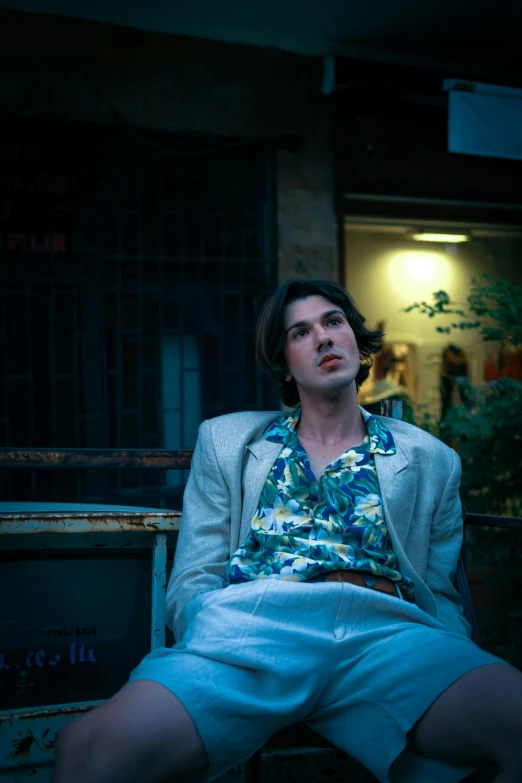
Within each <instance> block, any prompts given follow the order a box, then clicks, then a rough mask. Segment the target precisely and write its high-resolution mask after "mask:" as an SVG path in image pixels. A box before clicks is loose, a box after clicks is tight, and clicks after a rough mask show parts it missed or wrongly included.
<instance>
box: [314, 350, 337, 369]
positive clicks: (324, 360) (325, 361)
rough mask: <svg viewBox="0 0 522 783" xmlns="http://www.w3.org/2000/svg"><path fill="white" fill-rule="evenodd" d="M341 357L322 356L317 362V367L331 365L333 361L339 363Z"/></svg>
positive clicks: (332, 355) (333, 354) (329, 354)
mask: <svg viewBox="0 0 522 783" xmlns="http://www.w3.org/2000/svg"><path fill="white" fill-rule="evenodd" d="M340 360H341V357H340V356H338V355H337V354H336V353H327V354H326V356H323V358H322V359H321V361H320V362H319V367H321V365H322V364H332V363H333V362H334V361H340Z"/></svg>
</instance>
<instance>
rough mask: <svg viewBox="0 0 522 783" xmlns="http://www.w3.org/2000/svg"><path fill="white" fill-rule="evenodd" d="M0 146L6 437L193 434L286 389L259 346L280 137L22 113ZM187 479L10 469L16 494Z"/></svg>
mask: <svg viewBox="0 0 522 783" xmlns="http://www.w3.org/2000/svg"><path fill="white" fill-rule="evenodd" d="M0 155H1V162H2V174H1V177H0V217H1V221H2V222H1V228H0V276H1V277H0V281H1V301H0V312H1V315H0V319H1V325H0V334H1V354H0V375H1V377H0V443H1V445H4V446H13V447H27V446H31V447H52V446H55V447H66V448H82V447H83V448H104V447H106V448H168V449H183V448H193V447H194V444H195V439H196V435H197V428H198V426H199V424H200V422H201V421H202V420H203V419H205V418H209V417H212V416H217V415H220V414H222V413H227V412H231V411H237V410H259V409H264V408H265V409H266V408H267V407H268V408H270V407H274V406H275V405H277V400H276V397H275V394H274V389H273V387H272V386H271V385H270V383H269V382H267V381H266V380H265V379H264V377H263V376H262V375H261V373H260V371H259V369H258V368H257V367H256V364H255V359H254V327H255V321H256V318H257V315H258V312H259V309H260V306H261V304H262V303H263V301H264V299H265V298H266V297H267V296H268V295H269V294H270V293H271V291H272V290H273V289H274V287H275V284H276V276H277V268H276V256H275V252H274V248H275V237H274V230H273V226H274V198H273V177H272V174H273V165H272V153H271V151H270V150H269V149H268V148H266V147H264V146H261V145H251V144H250V145H246V144H241V143H234V142H227V143H225V142H223V141H221V142H220V141H216V140H215V139H214V140H207V139H194V138H191V139H188V138H181V137H178V136H172V135H170V136H166V135H160V134H155V135H151V134H143V133H137V132H134V131H128V130H122V129H117V130H116V129H106V128H96V127H92V126H89V127H86V126H83V127H76V126H72V127H70V126H65V125H55V124H49V125H47V124H45V123H38V124H35V122H34V121H31V122H21V121H19V120H17V121H13V122H11V123H6V124H5V125H4V126H3V129H2V136H1V137H0ZM152 473H153V474H154V475H152ZM185 479H186V477H184V476H183V475H180V474H179V473H176V472H173V471H164V472H158V473H156V472H155V471H153V472H150V471H149V472H148V473H147V472H145V471H144V472H140V471H128V472H125V471H108V472H107V473H101V472H99V471H94V472H89V471H3V472H2V475H1V477H0V495H1V497H2V498H4V499H6V500H39V501H43V500H47V501H52V500H56V501H73V500H75V501H82V502H94V503H95V502H109V503H127V504H140V505H143V504H146V505H149V506H151V505H152V506H159V507H170V508H173V507H174V508H176V507H179V504H180V499H181V493H182V488H183V485H184V481H185Z"/></svg>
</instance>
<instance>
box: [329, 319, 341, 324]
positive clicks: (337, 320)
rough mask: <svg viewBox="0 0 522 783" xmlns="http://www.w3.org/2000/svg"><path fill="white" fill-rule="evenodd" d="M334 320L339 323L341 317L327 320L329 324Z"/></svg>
mask: <svg viewBox="0 0 522 783" xmlns="http://www.w3.org/2000/svg"><path fill="white" fill-rule="evenodd" d="M334 322H335V323H336V324H340V323H341V319H340V318H330V320H329V321H328V323H329V324H331V323H334Z"/></svg>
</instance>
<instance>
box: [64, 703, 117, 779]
mask: <svg viewBox="0 0 522 783" xmlns="http://www.w3.org/2000/svg"><path fill="white" fill-rule="evenodd" d="M105 745H106V743H105V741H104V737H103V733H102V732H101V731H97V728H96V723H95V722H93V720H92V717H91V715H86V716H84V717H82V718H79V719H77V720H75V721H73V722H72V723H70V724H69V725H68V726H66V727H65V728H64V729H62V730H61V732H60V736H59V738H58V746H57V754H56V762H57V764H56V766H57V768H58V769H59V770H63V771H65V770H67V774H70V771H72V770H73V769H74V770H78V771H86V770H88V769H89V768H90V767H91V766H92V763H93V759H94V757H95V756H98V757H99V756H100V755H102V754H103V753H104V752H106V751H105ZM58 779H60V778H58Z"/></svg>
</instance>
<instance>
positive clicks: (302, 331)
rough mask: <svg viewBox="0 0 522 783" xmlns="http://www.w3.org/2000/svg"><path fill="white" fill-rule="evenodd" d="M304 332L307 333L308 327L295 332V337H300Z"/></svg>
mask: <svg viewBox="0 0 522 783" xmlns="http://www.w3.org/2000/svg"><path fill="white" fill-rule="evenodd" d="M302 334H306V329H299V331H297V332H295V334H294V339H295V338H296V337H300V336H301V335H302Z"/></svg>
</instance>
